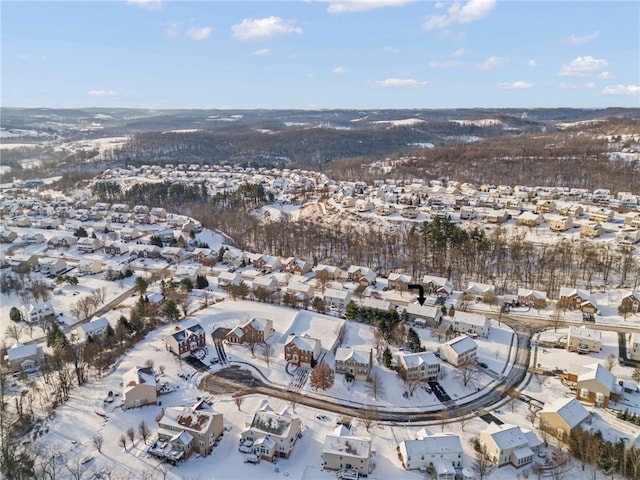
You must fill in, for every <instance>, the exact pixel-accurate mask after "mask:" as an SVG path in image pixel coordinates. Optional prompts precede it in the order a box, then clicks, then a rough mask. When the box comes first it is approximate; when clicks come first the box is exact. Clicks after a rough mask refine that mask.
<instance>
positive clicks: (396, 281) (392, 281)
mask: <svg viewBox="0 0 640 480" xmlns="http://www.w3.org/2000/svg"><path fill="white" fill-rule="evenodd" d="M411 282H412V280H411V275H407V274H406V273H390V274H389V278H388V279H387V285H388V287H389V289H390V290H400V291H406V290H407V289H408V288H409V284H410V283H411Z"/></svg>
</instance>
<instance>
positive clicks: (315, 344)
mask: <svg viewBox="0 0 640 480" xmlns="http://www.w3.org/2000/svg"><path fill="white" fill-rule="evenodd" d="M321 352H322V343H320V340H318V339H317V338H311V337H307V336H301V335H293V336H292V337H291V338H290V339H289V340H288V341H287V342H286V343H285V344H284V359H285V361H287V362H288V363H291V364H292V365H295V366H297V367H306V368H311V366H312V363H313V364H315V362H316V361H317V360H318V358H320V353H321Z"/></svg>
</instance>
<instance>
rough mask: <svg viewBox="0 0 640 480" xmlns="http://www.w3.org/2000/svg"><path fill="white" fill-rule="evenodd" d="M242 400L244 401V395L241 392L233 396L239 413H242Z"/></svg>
mask: <svg viewBox="0 0 640 480" xmlns="http://www.w3.org/2000/svg"><path fill="white" fill-rule="evenodd" d="M242 400H244V395H242V394H241V393H239V392H238V393H234V394H233V401H234V402H235V404H236V407H238V411H240V407H241V406H242Z"/></svg>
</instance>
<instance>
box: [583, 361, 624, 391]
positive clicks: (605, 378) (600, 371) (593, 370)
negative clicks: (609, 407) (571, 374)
mask: <svg viewBox="0 0 640 480" xmlns="http://www.w3.org/2000/svg"><path fill="white" fill-rule="evenodd" d="M585 367H586V368H587V369H588V370H587V371H586V372H584V373H581V374H580V375H578V382H583V381H586V380H597V381H598V382H600V383H601V384H602V385H603V386H604V387H606V388H608V389H609V390H610V391H611V390H613V387H614V385H615V383H616V377H615V376H614V375H613V373H611V372H610V371H609V370H607V369H606V368H605V367H604V365H602V364H600V363H592V364H591V365H585Z"/></svg>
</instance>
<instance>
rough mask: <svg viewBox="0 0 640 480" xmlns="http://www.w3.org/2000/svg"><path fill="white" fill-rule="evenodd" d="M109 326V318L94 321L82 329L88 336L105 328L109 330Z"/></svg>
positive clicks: (82, 326)
mask: <svg viewBox="0 0 640 480" xmlns="http://www.w3.org/2000/svg"><path fill="white" fill-rule="evenodd" d="M107 325H109V321H108V320H107V318H106V317H100V318H98V319H96V320H92V321H91V322H89V323H85V324H84V325H81V326H80V328H81V329H82V331H83V332H84V333H85V334H86V335H91V333H93V332H96V331H98V330H101V329H103V328H107Z"/></svg>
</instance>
